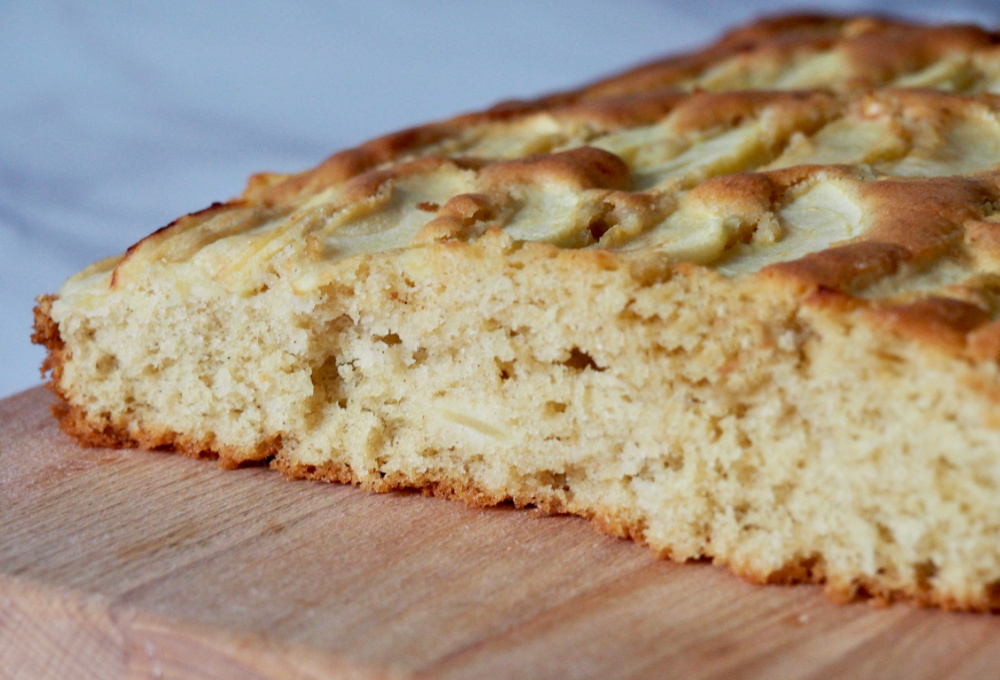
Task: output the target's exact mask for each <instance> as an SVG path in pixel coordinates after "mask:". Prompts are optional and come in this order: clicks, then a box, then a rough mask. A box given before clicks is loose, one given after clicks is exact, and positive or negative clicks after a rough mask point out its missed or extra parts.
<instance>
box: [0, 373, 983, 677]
mask: <svg viewBox="0 0 1000 680" xmlns="http://www.w3.org/2000/svg"><path fill="white" fill-rule="evenodd" d="M49 400H50V399H49V396H48V395H47V393H46V392H45V391H44V390H42V389H41V388H38V389H34V390H30V391H28V392H24V393H22V394H19V395H16V396H14V397H11V398H8V399H5V400H3V401H0V678H18V679H20V678H32V679H33V678H60V679H67V680H72V679H75V678H95V679H96V678H100V679H107V678H183V679H194V678H197V679H208V678H218V679H228V678H241V679H242V678H250V679H258V678H259V679H264V678H267V679H271V678H310V679H312V678H317V679H318V678H395V677H400V678H410V677H416V678H608V677H621V678H640V677H651V678H661V677H680V676H683V677H685V678H761V677H776V678H841V677H893V678H904V677H905V678H985V677H997V676H998V675H1000V670H998V669H1000V618H998V617H994V616H988V615H970V614H955V613H948V612H942V611H936V610H925V609H917V608H914V607H911V606H908V605H896V606H892V607H888V608H882V609H879V608H875V607H873V606H871V605H868V604H865V603H859V604H851V605H846V606H841V605H835V604H832V603H830V602H828V601H827V600H826V599H824V597H823V595H822V592H821V590H820V589H819V588H816V587H811V586H797V587H786V586H770V587H759V586H753V585H750V584H747V583H744V582H742V581H740V580H739V579H737V578H735V577H733V576H730V575H729V574H728V573H726V572H725V571H723V570H722V569H719V568H716V567H713V566H711V565H709V564H702V563H695V564H674V563H670V562H666V561H660V560H657V559H655V558H654V557H653V556H652V555H651V554H650V552H649V551H648V550H646V549H645V548H643V547H641V546H638V545H634V544H632V543H629V542H627V541H622V540H617V539H614V538H609V537H607V536H603V535H601V534H599V533H597V532H596V531H594V529H593V528H592V527H590V526H589V525H588V524H587V523H586V522H584V521H582V520H579V519H576V518H572V517H558V516H555V517H554V516H543V515H541V514H539V513H536V512H532V511H525V510H515V509H513V508H508V507H501V508H495V509H488V510H482V509H474V508H468V507H465V506H464V505H462V504H460V503H454V502H448V501H443V500H439V499H435V498H428V497H424V496H421V495H418V494H399V493H394V494H386V495H372V494H367V493H364V492H362V491H359V490H357V489H355V488H351V487H346V486H337V485H329V484H320V483H312V482H303V481H297V482H292V481H287V480H285V479H284V478H283V477H281V476H280V475H278V474H277V473H273V472H270V471H268V470H265V469H259V468H251V469H241V470H234V471H224V470H221V469H219V468H218V467H217V466H216V465H214V464H213V463H211V462H206V461H195V460H189V459H186V458H183V457H180V456H174V455H170V454H166V453H151V452H140V451H112V450H105V449H81V448H79V447H77V446H76V445H75V444H74V443H73V442H72V441H70V440H69V439H68V438H66V437H65V436H64V435H62V433H60V432H59V430H58V429H57V427H56V426H55V423H54V421H53V420H52V418H51V417H50V416H49V413H48V404H49Z"/></svg>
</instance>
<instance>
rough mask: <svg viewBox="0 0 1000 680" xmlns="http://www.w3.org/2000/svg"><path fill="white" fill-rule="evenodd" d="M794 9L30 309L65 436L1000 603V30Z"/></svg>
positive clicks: (432, 142) (751, 562)
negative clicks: (504, 509) (571, 519)
mask: <svg viewBox="0 0 1000 680" xmlns="http://www.w3.org/2000/svg"><path fill="white" fill-rule="evenodd" d="M997 43H998V36H997V35H994V34H991V33H988V32H985V31H983V30H980V29H978V28H973V27H965V26H944V27H926V26H917V25H910V24H906V23H901V22H895V21H890V20H885V19H877V18H867V17H866V18H829V17H805V16H804V17H791V18H782V19H777V20H766V21H762V22H759V23H756V24H753V25H750V26H748V27H746V28H742V29H739V30H736V31H735V32H732V33H730V34H729V35H727V36H725V37H723V38H722V39H721V40H720V41H719V42H718V43H716V44H715V45H713V46H711V47H709V48H707V49H705V50H703V51H700V52H697V53H694V54H690V55H687V56H681V57H674V58H670V59H666V60H664V61H660V62H656V63H653V64H650V65H648V66H644V67H641V68H638V69H635V70H632V71H630V72H628V73H624V74H621V75H618V76H615V77H612V78H609V79H606V80H604V81H601V82H598V83H596V84H593V85H590V86H587V87H583V88H580V89H576V90H572V91H566V92H560V93H557V94H554V95H551V96H548V97H544V98H541V99H538V100H532V101H510V102H504V103H502V104H500V105H497V106H495V107H493V108H491V109H488V110H485V111H483V112H479V113H472V114H467V115H463V116H459V117H457V118H454V119H451V120H447V121H443V122H436V123H432V124H429V125H425V126H422V127H417V128H414V129H410V130H405V131H402V132H399V133H396V134H392V135H389V136H387V137H383V138H380V139H376V140H374V141H371V142H368V143H366V144H363V145H361V146H360V147H358V148H354V149H349V150H346V151H342V152H340V153H338V154H336V155H334V156H332V157H331V158H329V159H328V160H327V161H325V162H324V163H322V164H321V165H320V166H318V167H317V168H315V169H313V170H310V171H307V172H303V173H301V174H295V175H280V174H261V175H257V176H255V177H253V178H252V179H251V180H250V182H249V185H248V186H247V188H246V190H245V191H244V193H243V195H242V196H241V197H239V198H236V199H233V200H229V201H227V202H225V203H217V204H214V205H212V206H211V207H209V208H207V209H205V210H202V211H200V212H196V213H193V214H191V215H187V216H185V217H182V218H180V219H178V220H177V221H175V222H173V223H171V224H170V225H168V226H166V227H164V228H163V229H160V230H159V231H157V232H155V233H153V234H151V235H150V236H148V237H146V238H144V239H143V240H141V241H139V242H138V243H136V244H135V245H133V246H132V247H131V248H129V249H128V251H127V252H126V253H124V254H123V255H122V256H119V257H113V258H110V259H107V260H104V261H102V262H98V263H96V264H94V265H92V266H91V267H89V268H87V269H85V270H84V271H82V272H81V273H79V274H78V275H76V276H74V277H72V278H71V279H70V280H69V281H68V282H67V283H66V284H65V285H64V286H63V287H62V289H61V290H60V291H59V292H58V293H57V294H55V295H51V296H44V297H41V298H39V304H38V307H37V309H36V324H35V335H34V340H35V342H37V343H40V344H43V345H45V346H46V347H47V348H48V352H49V353H48V358H47V359H46V361H45V366H44V369H43V370H46V371H50V372H51V383H50V386H51V388H52V389H53V390H54V392H55V393H56V395H58V397H59V405H58V406H57V409H56V410H57V415H58V417H59V419H60V421H61V424H62V427H63V429H64V430H65V431H67V432H68V433H70V434H71V435H73V436H74V437H76V438H77V439H78V440H79V441H80V442H81V443H83V444H88V445H97V446H129V447H134V446H139V447H144V448H157V449H160V448H166V449H172V450H176V451H179V452H181V453H184V454H188V455H193V456H215V457H218V459H219V460H220V461H221V463H222V464H223V465H226V466H238V465H242V464H248V463H268V464H270V465H271V466H272V467H274V468H277V469H279V470H281V471H283V472H284V473H285V474H287V475H289V476H292V477H306V478H311V479H321V480H330V481H337V482H346V483H354V484H359V485H361V486H362V487H364V488H366V489H370V490H374V491H388V490H391V489H399V488H419V489H424V490H426V491H427V492H429V493H434V494H439V495H443V496H448V497H458V498H461V499H464V500H465V501H467V502H470V503H474V504H480V505H489V504H495V503H501V502H506V501H512V502H513V503H515V504H517V505H532V506H537V507H540V508H542V509H544V510H547V511H552V512H566V513H575V514H578V515H582V516H584V517H587V518H590V519H591V520H593V521H594V523H595V524H597V525H598V526H599V527H600V528H601V529H603V530H605V531H607V532H610V533H612V534H616V535H621V536H629V537H632V538H635V539H638V540H640V541H642V542H644V543H646V544H648V545H649V546H650V547H651V548H652V549H653V550H655V551H656V552H657V553H659V554H662V555H664V556H668V557H671V558H674V559H678V560H686V559H693V558H707V559H710V560H712V561H713V562H715V563H718V564H723V565H726V566H727V567H728V568H729V569H731V570H732V571H734V572H736V573H738V574H740V575H742V576H745V577H747V578H749V579H752V580H754V581H759V582H803V581H805V582H817V583H823V584H825V587H826V590H827V592H828V593H829V594H830V595H831V596H833V597H835V598H842V599H846V598H851V597H854V596H871V597H875V598H878V599H879V600H883V601H884V600H894V599H909V600H913V601H916V602H919V603H924V604H929V605H938V606H942V607H948V608H960V609H970V610H996V609H998V608H1000V493H998V487H1000V167H998V163H1000V97H996V96H993V95H991V94H990V92H991V91H1000V47H998V44H997Z"/></svg>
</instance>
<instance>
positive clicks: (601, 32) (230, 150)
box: [0, 0, 1000, 396]
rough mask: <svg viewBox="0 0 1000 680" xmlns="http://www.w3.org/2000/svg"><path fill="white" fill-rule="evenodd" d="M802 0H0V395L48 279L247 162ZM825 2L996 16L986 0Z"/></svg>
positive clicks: (29, 366)
mask: <svg viewBox="0 0 1000 680" xmlns="http://www.w3.org/2000/svg"><path fill="white" fill-rule="evenodd" d="M800 4H801V3H795V2H785V1H778V0H770V1H769V2H766V3H765V2H760V1H756V2H755V1H753V0H748V1H745V2H723V1H721V0H686V1H684V2H677V3H668V2H623V1H621V0H557V1H547V2H537V1H531V0H506V1H505V2H497V3H491V4H488V5H487V4H478V3H473V2H460V1H459V0H453V1H451V2H434V3H431V2H420V3H417V2H404V1H402V0H396V1H394V0H366V1H364V2H319V1H318V0H317V1H312V2H309V1H303V2H288V3H278V2H274V3H264V2H258V1H255V0H241V1H239V2H236V1H228V2H210V3H208V2H201V1H200V0H197V1H196V0H183V1H177V2H169V3H160V2H157V3H153V2H148V3H142V2H128V1H125V0H120V1H118V2H114V1H111V2H100V3H90V2H83V1H74V0H48V1H45V0H41V1H37V2H35V1H33V2H14V1H13V0H8V1H7V2H2V1H0V362H2V363H0V396H6V395H8V394H11V393H14V392H16V391H20V390H22V389H25V388H28V387H32V386H34V385H37V384H39V383H40V378H39V375H38V368H37V367H38V365H39V364H40V362H41V360H42V356H43V352H42V351H41V350H40V349H39V348H35V347H32V346H31V345H30V343H29V340H28V337H29V335H30V325H31V309H32V306H33V299H34V297H35V296H36V295H38V294H41V293H46V292H54V291H55V290H56V289H57V288H58V287H59V286H60V285H61V284H62V281H63V280H64V279H65V278H66V277H67V276H69V275H70V274H72V273H73V272H75V271H77V270H79V269H81V268H82V267H83V266H85V265H86V264H88V263H90V262H91V261H93V260H96V259H99V258H101V257H104V256H107V255H110V254H114V253H116V252H120V251H122V250H124V249H125V248H126V247H128V246H129V245H130V244H131V243H133V242H134V241H136V240H138V239H139V238H141V237H142V236H144V235H146V234H147V233H149V232H151V231H153V230H154V229H156V228H158V227H160V226H162V225H164V224H166V223H167V222H169V221H171V220H172V219H173V218H175V217H177V216H179V215H181V214H183V213H186V212H190V211H193V210H197V209H199V208H202V207H205V206H207V205H208V204H209V203H211V202H212V201H214V200H220V199H224V198H227V197H230V196H233V195H235V194H237V193H239V191H240V190H241V189H242V187H243V183H244V181H245V179H246V177H247V176H248V175H250V174H251V173H253V172H257V171H261V170H277V171H294V170H299V169H304V168H305V167H308V166H310V165H313V164H315V163H317V162H319V161H320V160H322V159H323V158H325V157H326V156H327V155H329V154H330V153H332V152H333V151H336V150H338V149H340V148H343V147H346V146H352V145H354V144H357V143H359V142H361V141H363V140H365V139H367V138H370V137H373V136H376V135H378V134H382V133H385V132H389V131H392V130H394V129H397V128H401V127H404V126H409V125H413V124H416V123H421V122H425V121H428V120H432V119H435V118H443V117H446V116H450V115H453V114H456V113H460V112H462V111H466V110H471V109H479V108H483V107H485V106H486V105H488V104H491V103H493V102H496V101H498V100H500V99H505V98H511V97H527V96H532V95H537V94H541V93H544V92H546V91H549V90H553V89H563V88H565V87H568V86H571V85H574V84H580V83H583V82H586V81H589V80H592V79H594V78H596V77H598V76H601V75H605V74H608V73H611V72H614V71H617V70H620V69H622V68H624V67H626V66H629V65H632V64H635V63H637V62H640V61H644V60H647V59H650V58H653V57H656V56H661V55H663V54H666V53H670V52H674V51H677V50H682V49H687V48H692V47H695V46H698V45H700V44H703V43H705V42H707V41H708V40H710V39H712V38H714V37H715V36H717V35H718V34H719V33H720V32H721V31H722V30H723V29H725V28H728V27H732V26H734V25H736V24H739V23H742V22H744V21H746V20H748V19H750V18H752V17H755V16H758V15H760V14H762V13H775V12H780V11H782V10H788V9H792V8H795V7H797V6H800ZM813 7H815V5H813ZM823 8H824V9H827V10H831V11H838V12H847V11H864V10H865V9H866V8H867V10H868V11H883V12H891V13H895V14H900V15H903V16H908V17H911V18H919V19H925V20H932V21H941V20H958V21H970V22H976V23H981V24H984V25H987V26H993V27H1000V7H997V6H996V5H995V3H993V2H985V1H983V2H973V1H970V2H964V3H963V2H951V3H949V4H948V5H944V4H943V3H937V2H919V1H913V0H911V1H910V2H905V3H904V2H880V3H876V2H828V3H826V4H825V5H824V6H823Z"/></svg>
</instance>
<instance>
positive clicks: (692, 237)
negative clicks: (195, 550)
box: [61, 17, 1000, 359]
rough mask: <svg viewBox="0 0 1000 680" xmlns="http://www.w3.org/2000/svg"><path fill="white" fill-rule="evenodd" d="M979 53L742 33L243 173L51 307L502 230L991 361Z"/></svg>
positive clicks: (968, 44) (985, 45)
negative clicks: (792, 296)
mask: <svg viewBox="0 0 1000 680" xmlns="http://www.w3.org/2000/svg"><path fill="white" fill-rule="evenodd" d="M995 42H996V39H995V37H994V35H993V34H990V33H987V32H985V31H982V30H980V29H977V28H972V27H961V26H948V27H935V28H930V27H921V26H913V25H907V24H903V23H898V22H892V21H887V20H881V19H874V18H861V19H831V18H819V17H794V18H786V19H780V20H771V21H764V22H761V23H758V24H756V25H752V26H750V27H748V28H744V29H740V30H738V31H735V32H733V33H731V34H729V35H727V36H726V37H724V38H723V39H722V40H721V41H719V42H718V43H717V44H716V45H714V46H713V47H711V48H709V49H707V50H705V51H702V52H699V53H696V54H693V55H688V56H682V57H675V58H671V59H666V60H664V61H660V62H656V63H653V64H650V65H648V66H644V67H641V68H638V69H635V70H633V71H630V72H627V73H625V74H622V75H619V76H616V77H613V78H610V79H607V80H604V81H601V82H599V83H596V84H594V85H591V86H588V87H584V88H581V89H578V90H575V91H572V92H565V93H560V94H556V95H553V96H550V97H546V98H543V99H540V100H537V101H531V102H508V103H505V104H502V105H499V106H497V107H494V108H492V109H489V110H487V111H485V112H482V113H474V114H468V115H464V116H460V117H457V118H454V119H451V120H448V121H444V122H440V123H432V124H430V125H426V126H423V127H419V128H414V129H411V130H405V131H403V132H400V133H396V134H393V135H389V136H387V137H383V138H380V139H376V140H374V141H372V142H369V143H366V144H364V145H362V146H360V147H357V148H355V149H349V150H346V151H343V152H340V153H338V154H336V155H334V156H333V157H331V158H330V159H328V160H327V161H325V162H324V163H323V164H321V165H320V166H318V167H317V168H315V169H314V170H311V171H308V172H305V173H302V174H299V175H291V176H288V175H275V174H264V175H258V176H256V177H254V178H253V179H252V180H251V182H250V184H249V186H248V187H247V189H246V191H245V192H244V194H243V196H242V197H241V198H239V199H236V200H233V201H230V202H228V203H225V204H218V205H215V206H212V207H211V208H209V209H207V210H204V211H201V212H199V213H194V214H192V215H189V216H187V217H184V218H181V219H180V220H178V221H176V222H174V223H172V224H171V225H169V226H168V227H166V228H164V229H162V230H160V231H158V232H156V233H154V234H152V235H150V236H149V237H147V238H146V239H143V240H142V241H140V242H139V243H138V244H136V245H135V246H133V247H132V248H130V249H129V251H128V253H127V254H126V256H125V257H123V258H121V259H113V260H110V261H107V262H105V263H102V264H99V265H96V266H95V267H93V268H91V269H89V270H87V271H85V272H83V273H82V274H81V275H79V276H78V277H75V278H74V279H73V280H71V281H70V283H69V284H68V285H67V287H65V288H64V290H63V291H62V292H61V296H62V297H64V298H66V297H75V299H76V300H78V301H81V302H82V303H85V301H86V298H87V296H90V295H95V294H101V292H102V291H107V290H108V289H110V288H120V287H123V286H126V287H127V286H129V285H133V284H136V283H137V282H140V281H143V280H148V277H150V276H163V275H165V276H173V277H190V278H191V279H192V281H212V282H215V283H216V284H219V285H222V286H224V287H226V288H228V289H230V290H233V291H238V292H240V293H241V294H245V295H250V294H253V293H255V292H257V291H259V290H262V289H264V288H266V287H267V286H268V281H269V277H273V276H278V277H281V278H283V279H285V280H286V281H289V282H291V285H292V286H293V287H294V288H295V289H296V290H298V291H301V292H303V293H305V292H308V291H311V290H315V289H317V288H320V287H322V286H324V285H327V284H329V283H330V282H331V281H332V280H334V278H335V277H336V273H337V271H338V267H339V266H341V263H343V262H345V261H347V260H350V259H351V258H357V257H368V256H372V255H374V254H383V255H385V256H392V254H393V253H397V252H400V250H402V249H413V248H422V247H426V246H428V245H430V244H434V243H441V242H453V243H469V242H474V241H476V240H477V239H478V238H479V237H480V236H482V235H483V234H484V233H486V232H487V231H490V230H501V231H502V232H504V233H505V234H506V235H507V236H508V237H509V238H510V239H513V240H514V241H524V242H531V241H534V242H543V243H547V244H551V245H552V246H554V247H559V248H565V249H577V250H580V251H587V250H600V251H607V252H610V253H612V254H614V256H615V257H620V258H625V259H628V260H636V261H639V260H641V261H648V260H650V259H653V260H663V261H668V262H675V263H681V262H684V263H692V264H694V265H700V266H704V267H709V268H712V269H714V270H715V271H717V272H718V273H719V274H720V275H722V276H724V277H729V278H731V279H734V280H738V281H750V280H752V281H757V282H760V281H762V279H764V278H767V279H773V280H780V281H782V282H787V285H792V286H794V287H796V288H797V289H798V290H799V291H800V294H801V295H802V296H803V299H804V300H806V302H807V303H808V304H815V305H821V306H824V307H830V308H836V309H843V310H845V311H847V312H850V313H859V314H864V315H867V316H868V317H869V318H871V319H872V320H874V321H875V322H876V323H879V324H883V325H886V326H888V327H890V328H892V329H894V330H895V331H898V332H901V333H904V334H908V335H914V336H919V337H921V338H924V339H925V340H927V341H929V342H932V343H934V344H937V345H940V346H942V347H946V348H948V349H949V350H952V351H955V350H957V351H960V352H963V353H967V354H970V355H971V356H975V357H978V358H992V359H995V358H997V356H998V353H1000V326H997V322H995V319H997V318H998V316H1000V305H998V304H997V302H996V299H995V298H996V296H995V295H994V294H993V291H994V290H995V289H997V286H998V281H1000V279H998V274H1000V225H998V219H1000V218H998V217H997V210H996V208H995V206H996V205H997V200H998V198H1000V174H998V173H997V167H996V166H997V163H998V162H1000V117H998V113H1000V98H998V97H995V96H993V95H991V94H988V93H989V92H990V91H992V90H995V89H996V88H997V87H1000V51H998V49H997V47H996V46H995ZM876 86H877V87H879V88H880V89H872V88H874V87H876ZM883 86H888V87H883ZM427 252H428V254H429V255H428V256H432V251H431V250H428V251H427Z"/></svg>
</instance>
